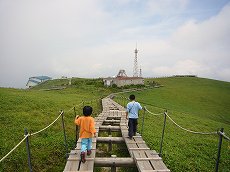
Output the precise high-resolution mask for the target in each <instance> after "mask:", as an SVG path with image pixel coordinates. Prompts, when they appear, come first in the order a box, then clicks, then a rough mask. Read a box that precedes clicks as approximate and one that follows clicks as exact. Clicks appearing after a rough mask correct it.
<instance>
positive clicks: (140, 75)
mask: <svg viewBox="0 0 230 172" xmlns="http://www.w3.org/2000/svg"><path fill="white" fill-rule="evenodd" d="M139 77H142V70H141V66H140V74H139Z"/></svg>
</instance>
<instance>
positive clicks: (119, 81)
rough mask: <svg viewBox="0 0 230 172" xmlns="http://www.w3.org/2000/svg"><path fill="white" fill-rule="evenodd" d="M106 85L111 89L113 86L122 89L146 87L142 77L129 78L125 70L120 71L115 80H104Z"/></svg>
mask: <svg viewBox="0 0 230 172" xmlns="http://www.w3.org/2000/svg"><path fill="white" fill-rule="evenodd" d="M103 81H104V85H105V86H107V87H109V86H112V85H114V84H115V85H117V86H118V87H122V86H125V85H144V78H142V77H128V76H127V75H126V73H125V70H123V69H122V70H120V71H119V72H118V74H117V76H116V77H115V78H112V77H108V78H104V79H103Z"/></svg>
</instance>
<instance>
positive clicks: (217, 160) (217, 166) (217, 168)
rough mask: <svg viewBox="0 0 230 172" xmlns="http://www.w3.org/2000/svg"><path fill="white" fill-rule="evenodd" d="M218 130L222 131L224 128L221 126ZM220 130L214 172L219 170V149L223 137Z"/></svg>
mask: <svg viewBox="0 0 230 172" xmlns="http://www.w3.org/2000/svg"><path fill="white" fill-rule="evenodd" d="M220 132H221V133H223V132H224V128H221V129H220ZM220 132H218V134H219V144H218V152H217V159H216V170H215V172H218V171H219V162H220V151H221V145H222V138H223V135H222V134H221V133H220Z"/></svg>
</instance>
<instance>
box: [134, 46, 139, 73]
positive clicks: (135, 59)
mask: <svg viewBox="0 0 230 172" xmlns="http://www.w3.org/2000/svg"><path fill="white" fill-rule="evenodd" d="M134 53H135V57H134V66H133V77H138V66H137V53H138V50H137V46H136V49H135V51H134Z"/></svg>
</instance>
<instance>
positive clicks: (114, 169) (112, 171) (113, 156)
mask: <svg viewBox="0 0 230 172" xmlns="http://www.w3.org/2000/svg"><path fill="white" fill-rule="evenodd" d="M111 157H112V158H114V159H115V158H116V157H117V155H111ZM111 172H116V164H115V161H113V165H112V166H111Z"/></svg>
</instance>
